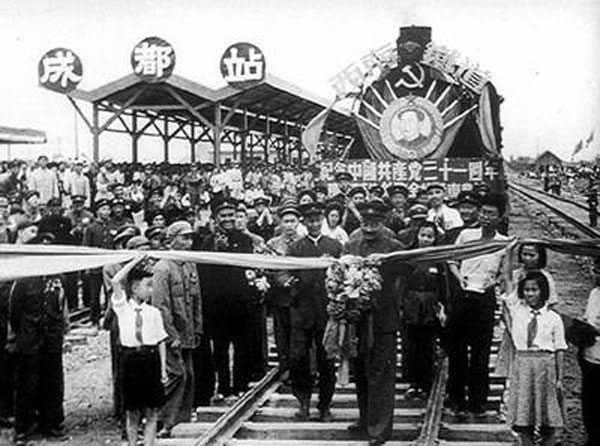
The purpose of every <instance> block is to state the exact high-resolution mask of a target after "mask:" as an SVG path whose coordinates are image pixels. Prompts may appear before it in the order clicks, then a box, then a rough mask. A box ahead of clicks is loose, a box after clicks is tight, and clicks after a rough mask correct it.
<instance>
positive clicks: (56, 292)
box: [9, 227, 68, 446]
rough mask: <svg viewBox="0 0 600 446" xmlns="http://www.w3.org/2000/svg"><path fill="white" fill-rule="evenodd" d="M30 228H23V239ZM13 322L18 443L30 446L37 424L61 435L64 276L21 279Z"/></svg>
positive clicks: (15, 292) (13, 297) (12, 309)
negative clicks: (61, 277)
mask: <svg viewBox="0 0 600 446" xmlns="http://www.w3.org/2000/svg"><path fill="white" fill-rule="evenodd" d="M26 229H27V228H25V227H23V228H21V229H20V231H19V232H20V235H19V237H23V236H24V235H25V233H24V231H25V230H26ZM33 240H34V239H30V240H29V243H31V242H32V241H33ZM9 321H10V326H11V328H12V330H13V332H14V335H15V338H14V345H15V372H16V373H15V431H16V435H15V444H16V445H19V446H25V445H26V444H27V440H28V435H29V434H30V432H31V430H32V427H33V425H34V423H35V422H36V421H37V422H38V424H39V428H40V431H41V432H42V433H43V434H44V435H46V436H49V437H57V436H61V435H62V433H61V430H62V423H63V421H64V412H63V396H64V376H63V366H62V346H63V340H64V333H65V332H66V330H67V328H68V313H67V310H66V306H65V302H64V293H63V288H62V282H61V280H60V277H59V276H38V277H28V278H26V279H19V280H16V281H15V283H14V284H13V287H12V290H11V294H10V304H9Z"/></svg>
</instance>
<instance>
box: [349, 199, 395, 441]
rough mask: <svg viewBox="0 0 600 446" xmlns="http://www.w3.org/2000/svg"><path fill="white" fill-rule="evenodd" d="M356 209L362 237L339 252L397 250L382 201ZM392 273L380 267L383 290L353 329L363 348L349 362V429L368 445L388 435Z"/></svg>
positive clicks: (391, 386)
mask: <svg viewBox="0 0 600 446" xmlns="http://www.w3.org/2000/svg"><path fill="white" fill-rule="evenodd" d="M358 209H359V211H360V213H361V216H362V223H361V236H360V237H359V238H356V239H351V240H350V241H348V243H347V244H346V245H345V246H344V254H351V255H356V256H361V257H367V256H369V255H371V254H386V253H389V252H394V251H399V250H401V249H402V246H401V245H400V243H399V242H398V241H396V240H394V239H392V238H389V237H386V236H385V235H384V233H383V230H382V229H383V220H384V218H385V215H386V211H387V206H386V205H385V203H383V202H382V201H379V200H374V201H370V202H366V203H362V204H360V205H359V206H358ZM397 274H398V271H397V268H394V265H393V264H390V263H384V264H383V265H382V266H381V275H382V277H383V287H382V291H381V293H380V294H379V297H378V302H377V305H375V306H374V307H373V310H372V311H371V313H370V314H365V315H363V317H362V320H361V321H360V322H359V326H358V335H359V343H360V344H361V345H363V346H365V347H364V348H362V349H359V354H358V357H357V358H356V359H355V361H354V371H355V374H356V395H357V398H358V408H359V414H360V420H359V421H358V422H357V423H355V424H353V425H351V426H350V428H349V429H350V430H351V431H353V432H356V433H361V434H366V435H367V436H368V438H369V444H370V445H381V444H383V443H384V442H385V441H387V440H389V438H390V436H391V435H392V421H393V416H394V387H395V383H396V337H397V332H398V330H399V328H400V313H399V301H398V299H397V295H396V293H397V291H398V290H397V289H396V279H397ZM371 318H372V319H371ZM370 333H372V336H373V337H372V339H370Z"/></svg>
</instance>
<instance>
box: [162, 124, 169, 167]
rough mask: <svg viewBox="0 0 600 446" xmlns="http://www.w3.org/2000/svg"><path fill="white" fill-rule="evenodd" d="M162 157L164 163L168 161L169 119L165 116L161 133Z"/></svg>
mask: <svg viewBox="0 0 600 446" xmlns="http://www.w3.org/2000/svg"><path fill="white" fill-rule="evenodd" d="M162 138H163V158H164V160H165V163H168V162H169V121H168V120H167V118H165V120H164V133H163V136H162Z"/></svg>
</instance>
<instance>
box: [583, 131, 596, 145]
mask: <svg viewBox="0 0 600 446" xmlns="http://www.w3.org/2000/svg"><path fill="white" fill-rule="evenodd" d="M593 140H594V131H593V130H592V132H591V133H590V136H588V137H587V139H586V140H585V147H586V148H587V147H589V146H590V144H591V143H592V141H593Z"/></svg>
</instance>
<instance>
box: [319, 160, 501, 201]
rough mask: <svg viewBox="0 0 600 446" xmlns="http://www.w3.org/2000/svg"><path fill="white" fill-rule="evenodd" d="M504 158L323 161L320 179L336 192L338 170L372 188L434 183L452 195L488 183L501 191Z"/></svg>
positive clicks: (411, 187)
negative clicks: (442, 185)
mask: <svg viewBox="0 0 600 446" xmlns="http://www.w3.org/2000/svg"><path fill="white" fill-rule="evenodd" d="M501 164H502V160H501V159H481V158H442V159H431V160H412V161H399V160H385V161H384V160H370V159H357V160H346V161H323V162H320V163H319V166H320V174H319V178H320V181H322V182H324V183H327V184H328V185H329V188H330V192H334V189H335V179H334V176H335V174H336V173H338V172H348V173H350V174H351V175H352V177H353V181H352V184H353V185H355V186H363V187H366V188H369V187H371V186H375V185H380V186H382V187H384V188H387V187H388V186H391V185H392V184H401V185H403V186H406V187H407V188H408V190H409V191H410V192H411V194H414V193H415V192H416V191H417V190H418V189H419V188H422V187H425V186H427V185H429V184H432V183H442V184H444V185H445V186H446V191H447V193H448V195H449V196H456V195H458V194H459V192H461V191H463V190H471V189H473V186H474V185H476V184H480V183H486V184H488V185H489V186H490V188H491V189H492V190H502V188H503V185H502V184H501V183H502V170H501V169H502V165H501Z"/></svg>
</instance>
